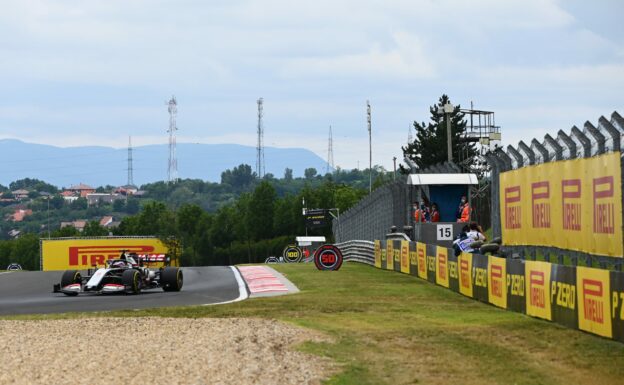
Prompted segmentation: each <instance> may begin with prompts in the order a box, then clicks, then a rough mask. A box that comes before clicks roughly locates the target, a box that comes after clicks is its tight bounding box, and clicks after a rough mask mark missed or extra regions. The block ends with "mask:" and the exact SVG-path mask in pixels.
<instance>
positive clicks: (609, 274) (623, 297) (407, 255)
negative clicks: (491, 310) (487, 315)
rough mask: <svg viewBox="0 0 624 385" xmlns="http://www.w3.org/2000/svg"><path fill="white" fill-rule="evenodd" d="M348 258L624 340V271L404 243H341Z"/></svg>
mask: <svg viewBox="0 0 624 385" xmlns="http://www.w3.org/2000/svg"><path fill="white" fill-rule="evenodd" d="M337 246H338V247H340V248H341V250H342V252H343V255H344V258H345V260H350V261H357V262H360V263H365V264H368V265H374V266H375V267H377V268H380V269H385V270H393V271H397V272H401V273H404V274H409V275H413V276H416V277H419V278H421V279H424V280H427V281H429V282H431V283H434V284H436V285H439V286H442V287H445V288H448V289H450V290H452V291H455V292H457V293H459V294H462V295H464V296H466V297H469V298H473V299H476V300H478V301H481V302H485V303H489V304H491V305H494V306H497V307H499V308H502V309H507V310H511V311H515V312H519V313H523V314H526V315H529V316H532V317H535V318H540V319H544V320H548V321H551V322H555V323H558V324H560V325H563V326H566V327H569V328H572V329H578V330H582V331H585V332H588V333H592V334H596V335H599V336H602V337H605V338H610V339H613V340H617V341H619V342H624V273H623V272H619V271H608V270H604V269H596V268H590V267H583V266H563V265H559V264H554V263H549V262H543V261H525V260H521V259H510V258H499V257H496V256H492V255H489V256H486V255H480V254H470V253H462V254H460V255H459V256H455V254H454V251H453V249H449V248H445V247H440V246H436V245H427V244H424V243H420V242H410V241H406V240H404V241H401V240H388V241H379V240H377V241H375V242H369V241H349V242H343V243H341V244H338V245H337Z"/></svg>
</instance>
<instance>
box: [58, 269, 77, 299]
mask: <svg viewBox="0 0 624 385" xmlns="http://www.w3.org/2000/svg"><path fill="white" fill-rule="evenodd" d="M74 283H82V275H80V272H79V271H78V270H65V272H63V276H62V277H61V288H63V287H65V286H69V285H71V284H74ZM63 294H65V295H69V296H76V295H78V293H74V292H71V293H69V292H65V293H63Z"/></svg>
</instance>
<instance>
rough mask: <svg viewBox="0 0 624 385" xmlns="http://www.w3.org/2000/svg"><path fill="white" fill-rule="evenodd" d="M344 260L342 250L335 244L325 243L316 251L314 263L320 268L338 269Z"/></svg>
mask: <svg viewBox="0 0 624 385" xmlns="http://www.w3.org/2000/svg"><path fill="white" fill-rule="evenodd" d="M342 260H343V255H342V252H341V251H340V249H339V248H338V247H336V246H334V245H323V246H321V247H319V248H318V249H316V251H314V265H316V268H317V269H319V270H338V269H340V266H342Z"/></svg>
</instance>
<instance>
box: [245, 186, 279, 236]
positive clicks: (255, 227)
mask: <svg viewBox="0 0 624 385" xmlns="http://www.w3.org/2000/svg"><path fill="white" fill-rule="evenodd" d="M275 199H276V194H275V188H273V186H272V185H271V184H270V183H269V182H267V181H262V182H261V183H260V184H259V185H258V187H256V189H255V190H254V192H253V195H252V196H251V201H250V202H249V208H248V210H249V216H248V219H249V224H248V225H249V229H250V231H251V235H252V238H253V239H256V240H258V239H269V238H272V237H273V213H274V211H273V210H274V208H275Z"/></svg>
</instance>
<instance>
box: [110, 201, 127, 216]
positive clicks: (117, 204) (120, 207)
mask: <svg viewBox="0 0 624 385" xmlns="http://www.w3.org/2000/svg"><path fill="white" fill-rule="evenodd" d="M125 208H126V202H125V201H124V200H123V199H115V201H113V211H114V212H117V213H120V212H122V211H124V209H125Z"/></svg>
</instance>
